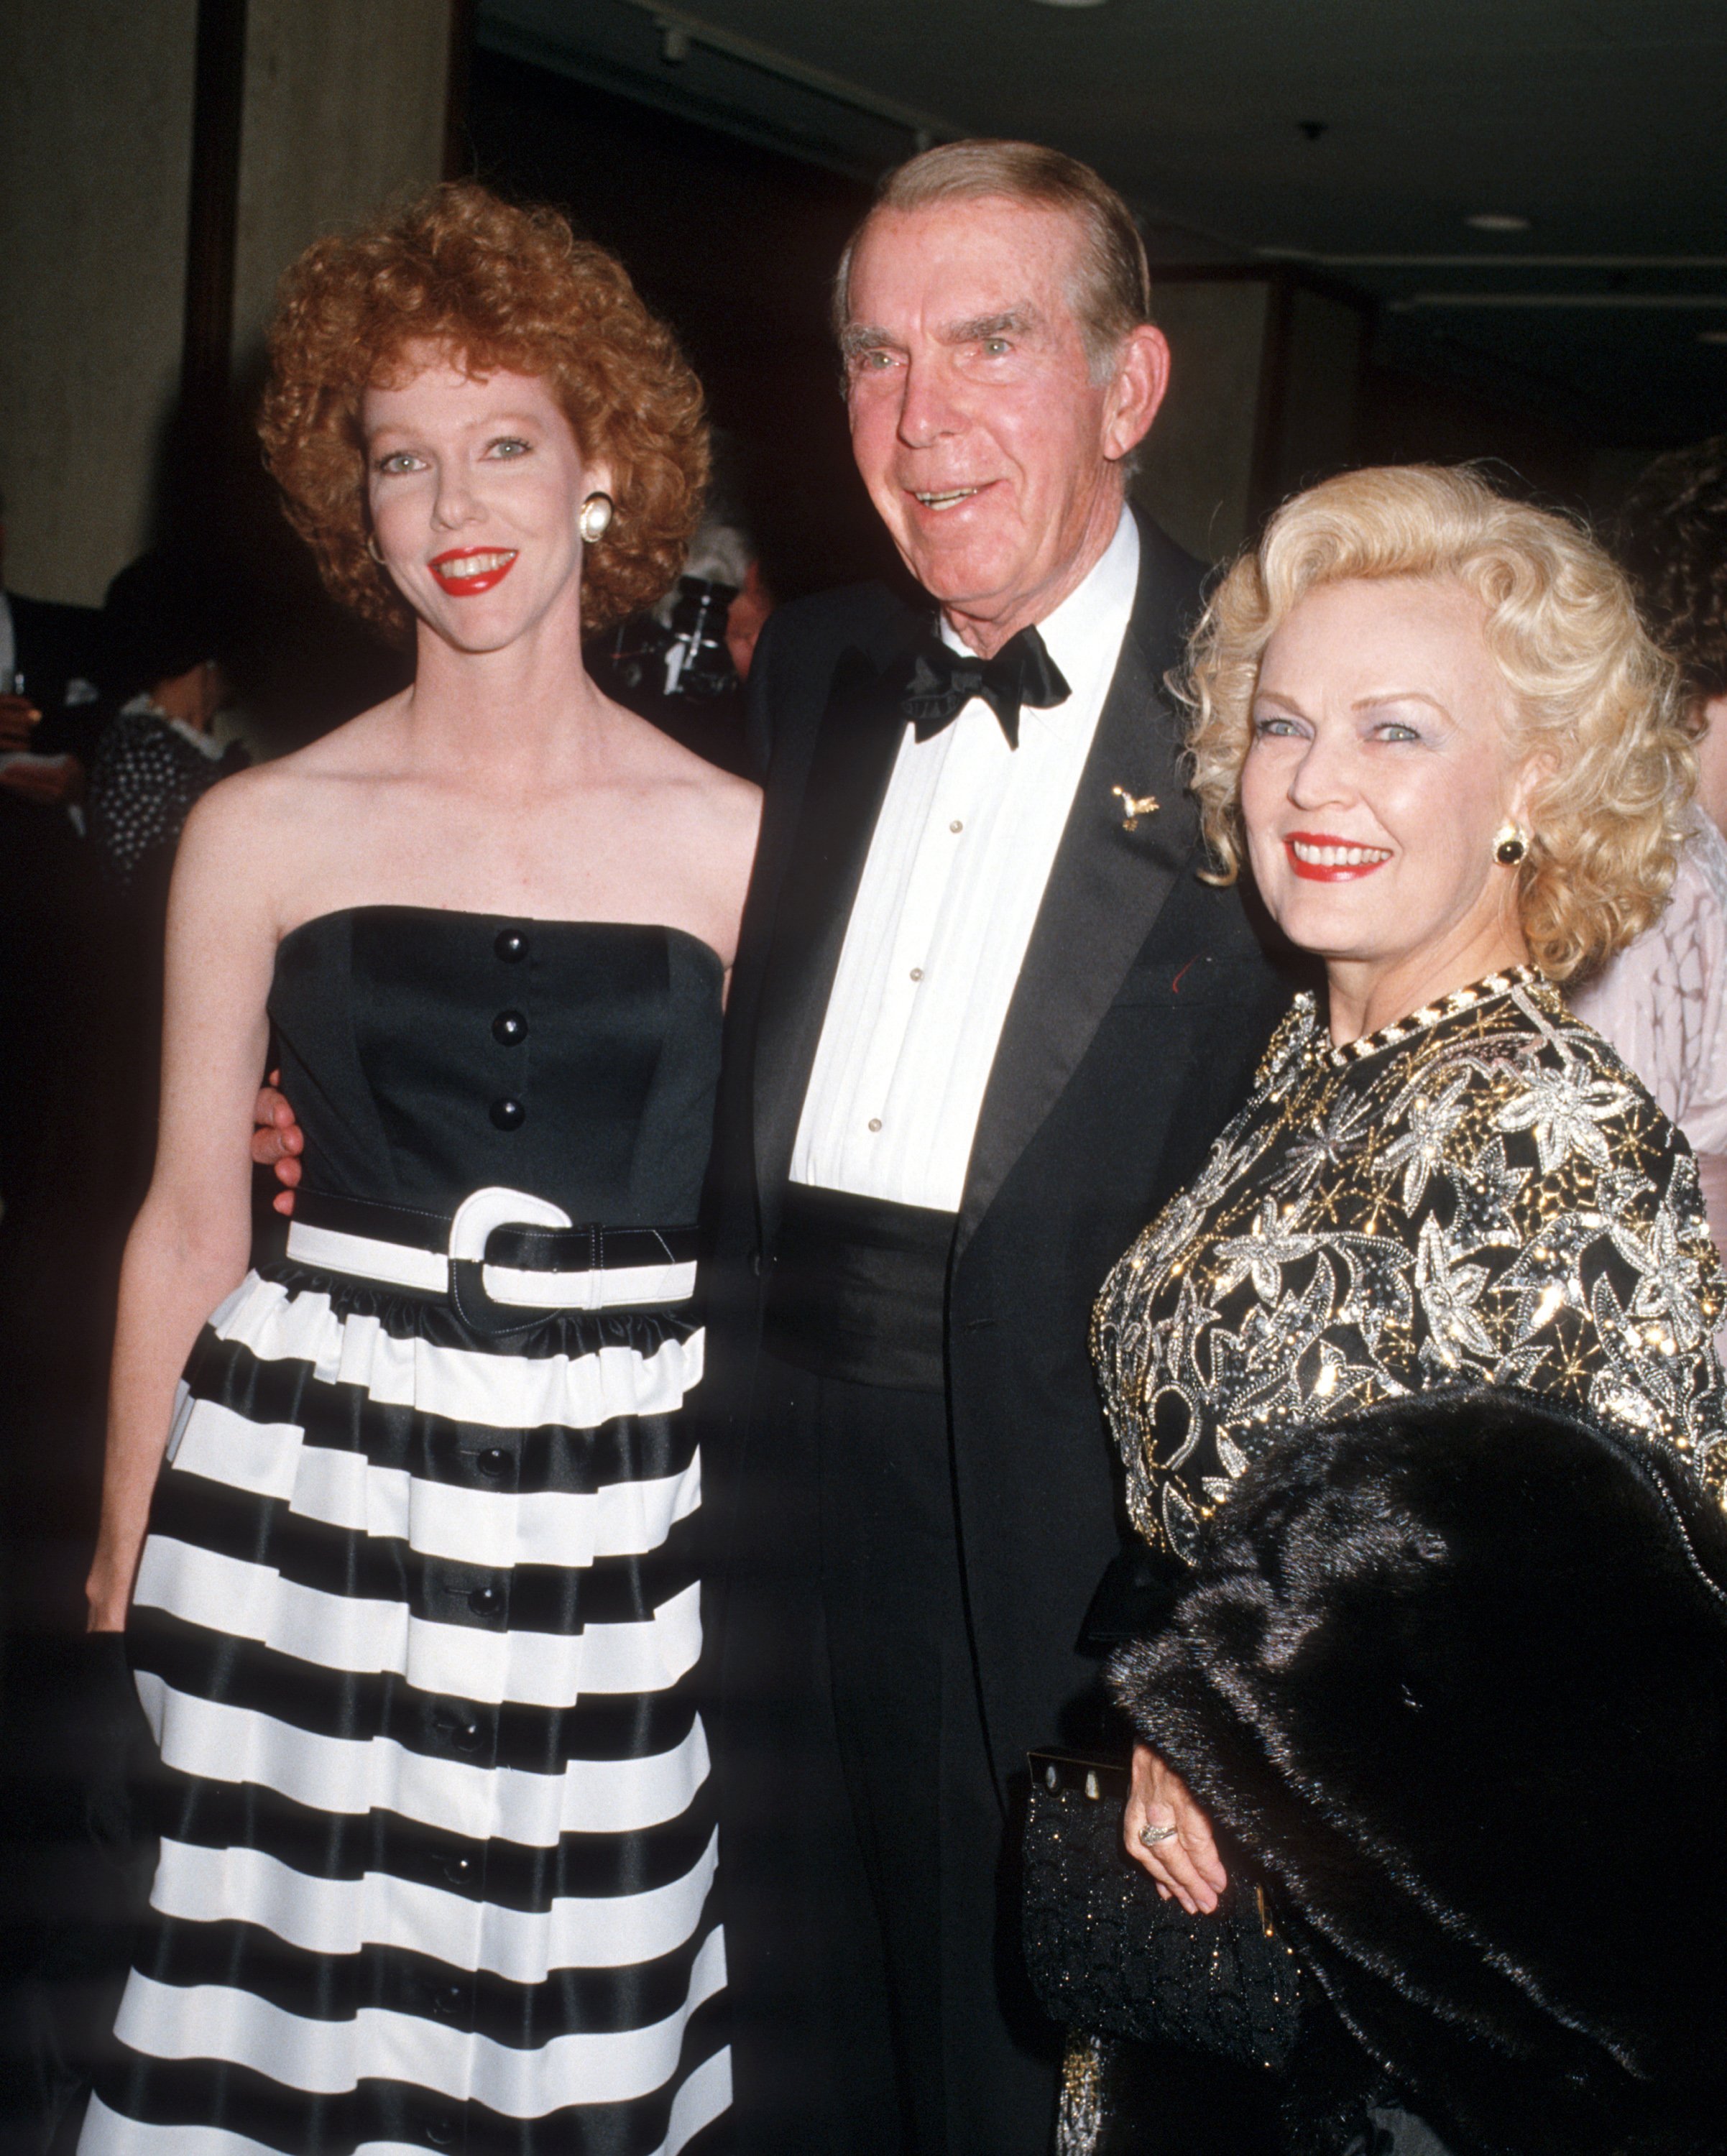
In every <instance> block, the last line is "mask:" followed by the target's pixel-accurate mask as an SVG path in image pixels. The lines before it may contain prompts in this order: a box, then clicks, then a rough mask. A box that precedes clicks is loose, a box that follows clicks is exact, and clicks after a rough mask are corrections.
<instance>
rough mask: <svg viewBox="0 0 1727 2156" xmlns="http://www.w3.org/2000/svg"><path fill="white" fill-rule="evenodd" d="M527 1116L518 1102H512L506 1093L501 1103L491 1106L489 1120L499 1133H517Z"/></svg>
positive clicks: (494, 1102)
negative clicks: (494, 1124) (493, 1123)
mask: <svg viewBox="0 0 1727 2156" xmlns="http://www.w3.org/2000/svg"><path fill="white" fill-rule="evenodd" d="M491 1119H492V1121H493V1122H495V1123H496V1125H497V1127H498V1128H499V1129H500V1130H501V1131H519V1130H520V1129H521V1128H522V1124H523V1122H525V1121H526V1119H527V1109H526V1108H524V1107H523V1106H522V1103H521V1101H517V1100H512V1099H511V1097H510V1096H509V1095H508V1094H507V1093H506V1095H505V1096H504V1097H503V1099H502V1100H501V1101H493V1102H492V1104H491Z"/></svg>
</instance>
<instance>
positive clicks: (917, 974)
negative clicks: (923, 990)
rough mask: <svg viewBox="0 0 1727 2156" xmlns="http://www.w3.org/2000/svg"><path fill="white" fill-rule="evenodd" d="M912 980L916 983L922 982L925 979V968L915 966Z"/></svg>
mask: <svg viewBox="0 0 1727 2156" xmlns="http://www.w3.org/2000/svg"><path fill="white" fill-rule="evenodd" d="M912 979H913V980H914V981H921V980H922V979H923V968H922V967H921V966H913V967H912Z"/></svg>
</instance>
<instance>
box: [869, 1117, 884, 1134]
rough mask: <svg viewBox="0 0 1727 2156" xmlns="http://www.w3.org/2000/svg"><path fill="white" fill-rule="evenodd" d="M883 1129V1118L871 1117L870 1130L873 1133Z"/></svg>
mask: <svg viewBox="0 0 1727 2156" xmlns="http://www.w3.org/2000/svg"><path fill="white" fill-rule="evenodd" d="M870 1128H871V1130H872V1131H879V1130H880V1129H881V1117H880V1116H871V1118H870Z"/></svg>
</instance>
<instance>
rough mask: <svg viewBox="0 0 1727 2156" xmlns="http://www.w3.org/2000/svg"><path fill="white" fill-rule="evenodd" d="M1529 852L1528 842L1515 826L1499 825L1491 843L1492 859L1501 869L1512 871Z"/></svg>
mask: <svg viewBox="0 0 1727 2156" xmlns="http://www.w3.org/2000/svg"><path fill="white" fill-rule="evenodd" d="M1528 851H1529V841H1528V840H1527V839H1525V838H1524V834H1523V833H1522V832H1521V831H1519V829H1518V828H1517V826H1516V824H1501V825H1500V827H1499V833H1498V837H1497V838H1496V839H1494V841H1493V859H1494V860H1496V861H1497V862H1498V864H1499V865H1500V867H1501V868H1502V869H1514V868H1515V867H1516V866H1517V865H1518V863H1519V861H1520V860H1522V859H1523V857H1524V855H1525V854H1526V853H1528Z"/></svg>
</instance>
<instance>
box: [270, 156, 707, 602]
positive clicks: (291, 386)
mask: <svg viewBox="0 0 1727 2156" xmlns="http://www.w3.org/2000/svg"><path fill="white" fill-rule="evenodd" d="M419 344H432V345H435V346H444V347H445V349H447V350H448V351H450V352H452V353H454V354H456V355H459V356H460V360H461V362H462V363H463V364H464V365H465V366H466V367H469V368H470V370H471V371H472V372H475V374H485V373H487V372H491V370H493V369H495V368H508V369H509V370H511V372H516V373H520V374H532V375H537V376H539V377H542V379H544V380H545V381H546V382H547V384H548V385H549V387H550V388H551V390H552V393H553V395H554V396H555V397H556V398H557V400H558V403H559V405H560V406H561V407H562V408H563V412H564V414H565V416H566V417H567V418H568V420H569V423H570V425H571V427H572V428H573V429H574V432H575V436H576V439H577V441H578V443H580V444H581V445H582V447H583V450H584V451H585V452H586V453H587V454H589V455H590V456H604V457H606V458H607V459H609V461H610V463H611V466H612V475H613V492H614V499H615V500H616V503H617V514H616V516H614V519H613V521H612V525H611V528H610V530H609V531H608V532H607V533H606V535H605V536H604V539H603V540H602V541H600V542H599V543H598V544H597V545H595V546H591V547H589V548H588V550H587V552H586V557H585V560H584V562H583V572H582V617H583V622H584V624H586V625H587V626H588V627H589V628H590V629H604V628H606V627H608V626H609V624H612V623H614V622H617V621H621V620H622V619H624V616H625V615H626V614H630V613H636V612H638V611H639V610H640V608H644V607H647V606H650V605H651V604H652V603H653V602H654V601H655V599H657V598H659V597H660V593H662V592H664V591H666V589H667V588H668V587H669V586H670V584H671V581H672V579H673V578H674V577H676V575H677V573H678V571H679V568H680V567H681V565H682V562H683V560H684V557H685V555H686V552H687V549H688V547H689V542H690V536H691V533H692V532H693V531H694V530H695V528H696V520H697V518H698V516H700V513H701V507H702V490H703V488H704V487H705V486H706V485H707V469H708V448H707V422H706V419H705V418H704V415H703V410H702V387H701V384H700V383H699V382H697V381H696V377H695V376H694V374H693V373H692V372H691V370H690V368H689V367H688V365H687V364H686V362H685V360H684V357H683V356H682V354H681V352H679V350H678V348H677V345H676V341H675V340H674V338H673V336H672V334H671V331H670V330H668V329H667V328H666V326H665V324H664V323H663V322H660V321H656V320H655V317H654V316H652V315H650V313H649V312H648V311H647V309H646V308H645V306H644V305H642V303H641V300H640V298H638V296H637V295H636V290H635V286H634V285H632V284H631V283H630V278H629V275H628V274H627V273H626V272H625V270H624V265H623V264H622V263H620V262H619V260H618V259H617V258H616V257H615V256H614V255H611V254H607V253H606V251H605V249H604V248H601V247H596V246H594V244H592V243H591V242H590V241H588V240H584V239H577V238H576V236H575V234H573V232H572V231H571V229H570V228H569V224H568V220H567V219H565V218H563V217H562V216H560V215H559V214H558V212H557V211H556V210H553V209H549V208H543V207H536V208H518V207H517V206H516V205H514V204H512V203H505V202H501V201H500V200H499V198H497V197H496V195H494V194H492V193H490V192H489V191H488V190H487V189H486V188H485V187H480V186H477V185H476V184H475V182H472V181H466V180H462V181H455V182H449V183H447V184H446V185H445V186H443V187H434V189H433V190H432V191H431V193H429V194H426V195H423V196H421V197H420V198H419V199H418V200H417V201H414V202H411V203H408V204H407V205H406V206H405V207H395V208H389V209H386V210H385V211H383V212H382V213H380V214H379V215H378V217H376V218H373V221H372V222H371V223H368V224H366V225H363V226H362V227H361V228H360V229H359V230H357V231H356V232H352V233H347V234H336V235H332V237H330V238H328V239H320V240H316V241H314V243H313V244H312V245H311V246H310V247H309V248H307V249H306V252H305V253H304V254H302V255H301V257H300V259H299V260H298V261H297V262H296V263H295V264H293V266H292V268H291V269H289V271H288V272H287V274H286V275H285V277H284V278H283V280H282V285H281V290H280V300H279V304H278V306H277V310H276V316H275V321H274V323H273V324H272V325H271V328H270V380H269V382H268V384H267V386H266V388H265V393H264V402H263V406H262V409H261V411H260V416H259V433H260V435H261V437H262V438H263V442H264V452H265V462H266V463H267V464H268V465H269V467H270V471H271V473H272V474H273V475H274V476H275V480H276V482H277V484H278V485H280V488H281V490H282V492H283V495H284V496H285V507H286V510H287V514H288V519H289V521H290V523H291V524H292V525H293V526H294V528H295V530H296V531H298V532H299V533H300V535H301V537H302V538H303V539H305V540H306V542H307V543H308V544H309V545H310V546H311V549H312V552H313V553H314V554H315V555H316V557H317V562H318V567H319V570H320V572H321V574H322V576H323V579H324V582H325V583H326V585H327V586H328V588H329V589H330V590H331V592H332V593H333V594H334V595H335V597H336V598H338V599H340V600H341V601H342V603H343V604H344V605H346V606H349V607H352V608H353V610H354V611H355V612H356V613H358V614H360V615H361V616H362V617H363V619H366V620H367V621H369V622H370V623H372V624H373V625H374V627H376V628H378V629H383V631H384V632H385V633H386V634H388V635H392V636H394V637H397V638H398V639H399V638H403V637H405V636H406V634H408V632H409V629H410V628H411V625H412V622H413V615H412V613H411V612H410V610H409V607H408V605H407V603H406V602H405V601H404V600H403V598H402V595H401V593H399V592H398V590H397V589H396V587H395V585H394V584H393V583H392V582H391V580H390V578H389V577H388V574H387V573H386V572H385V571H384V570H383V569H382V568H380V567H379V566H378V563H377V562H375V561H374V560H373V557H372V556H371V555H370V553H369V552H368V551H367V543H366V542H367V540H368V536H369V534H370V530H371V526H370V520H369V517H368V510H367V501H366V454H365V444H364V440H363V438H362V433H361V425H360V409H361V404H362V399H363V398H364V397H365V394H366V391H367V389H368V387H370V386H371V385H372V384H373V383H374V382H378V381H379V380H380V379H383V378H387V377H388V376H389V375H390V374H391V373H392V372H393V371H394V370H395V369H396V368H397V367H398V366H399V364H400V362H401V361H402V359H403V355H404V353H405V352H406V351H407V349H408V347H409V346H411V345H419Z"/></svg>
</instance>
